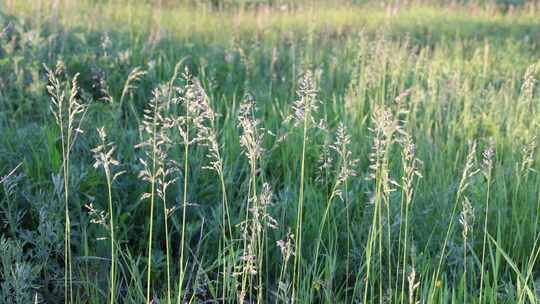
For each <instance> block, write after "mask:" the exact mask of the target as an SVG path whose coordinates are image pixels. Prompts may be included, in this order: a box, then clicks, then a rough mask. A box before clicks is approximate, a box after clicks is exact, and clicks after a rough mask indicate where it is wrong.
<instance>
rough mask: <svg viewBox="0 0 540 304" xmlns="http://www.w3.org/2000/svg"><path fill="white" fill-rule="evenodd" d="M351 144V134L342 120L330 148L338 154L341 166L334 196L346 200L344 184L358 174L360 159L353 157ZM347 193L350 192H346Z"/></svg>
mask: <svg viewBox="0 0 540 304" xmlns="http://www.w3.org/2000/svg"><path fill="white" fill-rule="evenodd" d="M350 146H351V136H350V135H349V134H348V133H347V128H346V127H345V125H344V124H343V122H340V123H339V125H338V128H337V132H336V141H335V143H333V144H332V145H330V148H331V149H332V150H334V151H335V152H336V153H337V154H338V157H339V160H340V163H339V167H338V169H337V171H336V173H337V176H336V184H335V186H334V192H333V193H332V196H337V197H339V198H340V199H341V200H342V201H345V200H344V198H343V191H342V186H343V184H344V183H346V182H347V181H348V180H349V179H350V178H351V177H355V176H356V170H355V168H356V166H357V165H358V161H359V160H358V159H357V158H354V157H353V154H352V151H351V148H350ZM345 195H348V194H347V193H346V194H345Z"/></svg>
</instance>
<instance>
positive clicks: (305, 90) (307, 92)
mask: <svg viewBox="0 0 540 304" xmlns="http://www.w3.org/2000/svg"><path fill="white" fill-rule="evenodd" d="M296 95H297V96H298V99H296V100H295V101H294V102H293V104H292V113H291V114H290V115H289V116H287V118H286V119H285V122H292V123H293V125H294V126H295V127H298V126H300V125H302V124H304V122H305V121H307V122H309V123H311V124H315V118H314V114H315V113H317V110H318V109H319V103H320V101H319V100H318V99H317V83H316V81H315V77H314V75H313V72H311V71H309V70H308V71H306V72H304V74H303V75H302V77H301V78H300V81H299V82H298V89H297V91H296Z"/></svg>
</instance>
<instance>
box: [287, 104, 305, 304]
mask: <svg viewBox="0 0 540 304" xmlns="http://www.w3.org/2000/svg"><path fill="white" fill-rule="evenodd" d="M308 116H309V115H307V113H306V115H304V134H303V138H302V162H301V165H300V193H299V194H298V212H297V215H296V240H295V244H296V255H295V256H294V272H293V290H292V299H291V300H292V302H293V303H295V301H296V297H297V294H296V293H297V291H298V290H297V289H299V280H300V275H301V268H302V265H301V263H302V257H301V256H302V220H303V219H302V217H303V213H304V175H305V161H306V144H307V130H308Z"/></svg>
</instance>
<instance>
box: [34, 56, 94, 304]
mask: <svg viewBox="0 0 540 304" xmlns="http://www.w3.org/2000/svg"><path fill="white" fill-rule="evenodd" d="M44 68H45V70H46V71H47V77H48V82H49V84H48V85H47V91H48V92H49V95H50V96H51V112H52V114H53V116H54V119H55V121H56V123H57V125H58V127H59V129H60V139H61V145H62V177H63V194H64V195H63V200H64V205H65V210H64V217H65V223H64V225H65V231H64V237H65V239H64V248H65V249H64V263H65V265H64V269H65V273H64V275H65V278H64V290H65V293H64V302H66V303H72V302H73V279H72V277H73V275H72V262H71V260H72V259H71V221H70V214H69V177H70V174H69V169H70V159H71V157H70V156H71V149H72V148H73V144H74V143H75V140H76V138H77V134H78V133H82V130H81V128H80V126H81V123H82V121H83V118H84V116H85V114H86V111H87V107H86V106H85V105H84V104H82V103H81V102H80V100H79V98H78V95H79V85H78V78H79V74H75V76H74V77H73V79H72V80H71V89H70V93H69V96H68V97H67V98H66V94H65V89H64V88H63V87H62V85H61V83H60V80H59V79H58V77H60V75H62V74H63V73H64V70H65V67H64V64H63V62H61V61H59V62H58V63H57V64H56V69H55V70H54V71H52V70H50V69H49V68H48V67H47V66H44Z"/></svg>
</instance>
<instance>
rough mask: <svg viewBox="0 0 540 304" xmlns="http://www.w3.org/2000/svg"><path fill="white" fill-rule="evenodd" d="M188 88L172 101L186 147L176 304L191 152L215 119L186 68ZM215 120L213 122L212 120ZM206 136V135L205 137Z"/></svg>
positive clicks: (180, 285) (180, 294)
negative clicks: (208, 121) (206, 123)
mask: <svg viewBox="0 0 540 304" xmlns="http://www.w3.org/2000/svg"><path fill="white" fill-rule="evenodd" d="M182 78H183V79H184V82H185V85H184V87H181V88H176V90H177V93H178V96H179V97H177V98H174V99H173V103H174V104H176V105H177V106H179V107H180V109H181V110H182V111H183V112H182V114H181V115H179V116H177V117H176V118H175V119H174V125H175V127H176V130H177V132H178V133H179V134H180V137H181V138H182V145H183V155H184V157H183V158H184V161H183V198H182V224H181V227H182V228H181V240H180V261H179V263H180V276H179V280H178V290H179V292H178V297H177V302H178V303H180V302H181V301H183V284H184V282H183V281H184V276H185V261H184V251H185V250H184V249H185V239H186V212H187V211H186V210H187V206H188V197H187V194H188V179H189V151H190V147H191V146H192V145H195V144H197V143H199V142H205V141H206V142H207V141H208V138H203V137H201V135H203V134H204V133H203V132H204V131H202V130H203V129H204V128H205V121H206V120H207V119H208V117H207V115H212V113H213V112H211V111H209V108H208V107H206V105H207V99H208V97H207V96H206V93H205V92H204V90H203V89H202V87H201V84H200V82H199V81H198V80H197V79H196V78H193V77H192V75H191V74H190V72H189V70H188V69H187V68H186V69H185V71H184V73H183V74H182ZM212 119H213V118H212ZM204 135H207V134H204Z"/></svg>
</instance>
